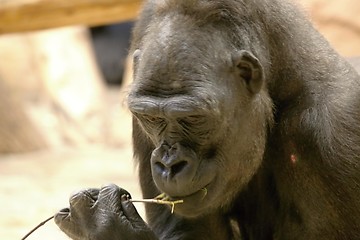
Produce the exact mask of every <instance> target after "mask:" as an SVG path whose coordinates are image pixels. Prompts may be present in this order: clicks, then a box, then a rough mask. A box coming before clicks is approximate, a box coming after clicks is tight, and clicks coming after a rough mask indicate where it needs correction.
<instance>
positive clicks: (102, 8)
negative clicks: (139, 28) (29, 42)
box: [0, 0, 142, 34]
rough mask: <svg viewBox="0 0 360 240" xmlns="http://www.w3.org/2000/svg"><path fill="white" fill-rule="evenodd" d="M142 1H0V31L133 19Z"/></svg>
mask: <svg viewBox="0 0 360 240" xmlns="http://www.w3.org/2000/svg"><path fill="white" fill-rule="evenodd" d="M141 3H142V0H0V34H2V33H14V32H24V31H33V30H41V29H47V28H55V27H62V26H68V25H88V26H96V25H101V24H108V23H114V22H121V21H127V20H133V19H135V18H136V16H137V15H138V11H139V8H140V6H141Z"/></svg>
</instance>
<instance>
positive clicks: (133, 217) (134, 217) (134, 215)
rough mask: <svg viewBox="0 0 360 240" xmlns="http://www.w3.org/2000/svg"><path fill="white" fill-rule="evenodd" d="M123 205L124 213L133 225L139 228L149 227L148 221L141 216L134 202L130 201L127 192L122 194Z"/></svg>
mask: <svg viewBox="0 0 360 240" xmlns="http://www.w3.org/2000/svg"><path fill="white" fill-rule="evenodd" d="M121 206H122V210H123V213H124V215H125V216H126V218H127V219H128V220H129V221H130V222H131V224H132V226H133V227H135V228H137V229H144V228H147V225H146V223H145V222H144V220H143V219H142V218H141V216H140V214H139V213H138V211H137V210H136V208H135V206H134V204H133V203H132V202H131V201H130V198H128V196H127V195H126V194H123V195H122V196H121Z"/></svg>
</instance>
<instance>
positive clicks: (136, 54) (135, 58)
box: [133, 49, 141, 66]
mask: <svg viewBox="0 0 360 240" xmlns="http://www.w3.org/2000/svg"><path fill="white" fill-rule="evenodd" d="M140 55H141V50H140V49H136V50H135V51H134V53H133V64H134V66H135V65H137V63H138V62H139V59H140Z"/></svg>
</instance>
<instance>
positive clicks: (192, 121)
mask: <svg viewBox="0 0 360 240" xmlns="http://www.w3.org/2000/svg"><path fill="white" fill-rule="evenodd" d="M178 122H179V123H180V124H181V125H184V126H185V125H189V126H192V125H199V124H202V123H204V122H205V118H204V117H203V116H200V115H193V116H187V117H184V118H182V119H180V120H178Z"/></svg>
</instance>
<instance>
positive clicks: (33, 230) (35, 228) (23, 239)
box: [21, 216, 55, 240]
mask: <svg viewBox="0 0 360 240" xmlns="http://www.w3.org/2000/svg"><path fill="white" fill-rule="evenodd" d="M54 217H55V216H51V217H49V218H48V219H46V220H45V221H43V222H41V223H39V224H38V225H37V226H36V227H34V228H33V229H32V230H31V231H30V232H28V234H26V235H25V236H24V237H23V238H22V239H21V240H25V239H26V238H27V237H28V236H30V235H31V234H32V233H33V232H35V231H36V230H37V229H38V228H39V227H41V226H42V225H44V224H45V223H47V222H48V221H50V220H51V219H53V218H54Z"/></svg>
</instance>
